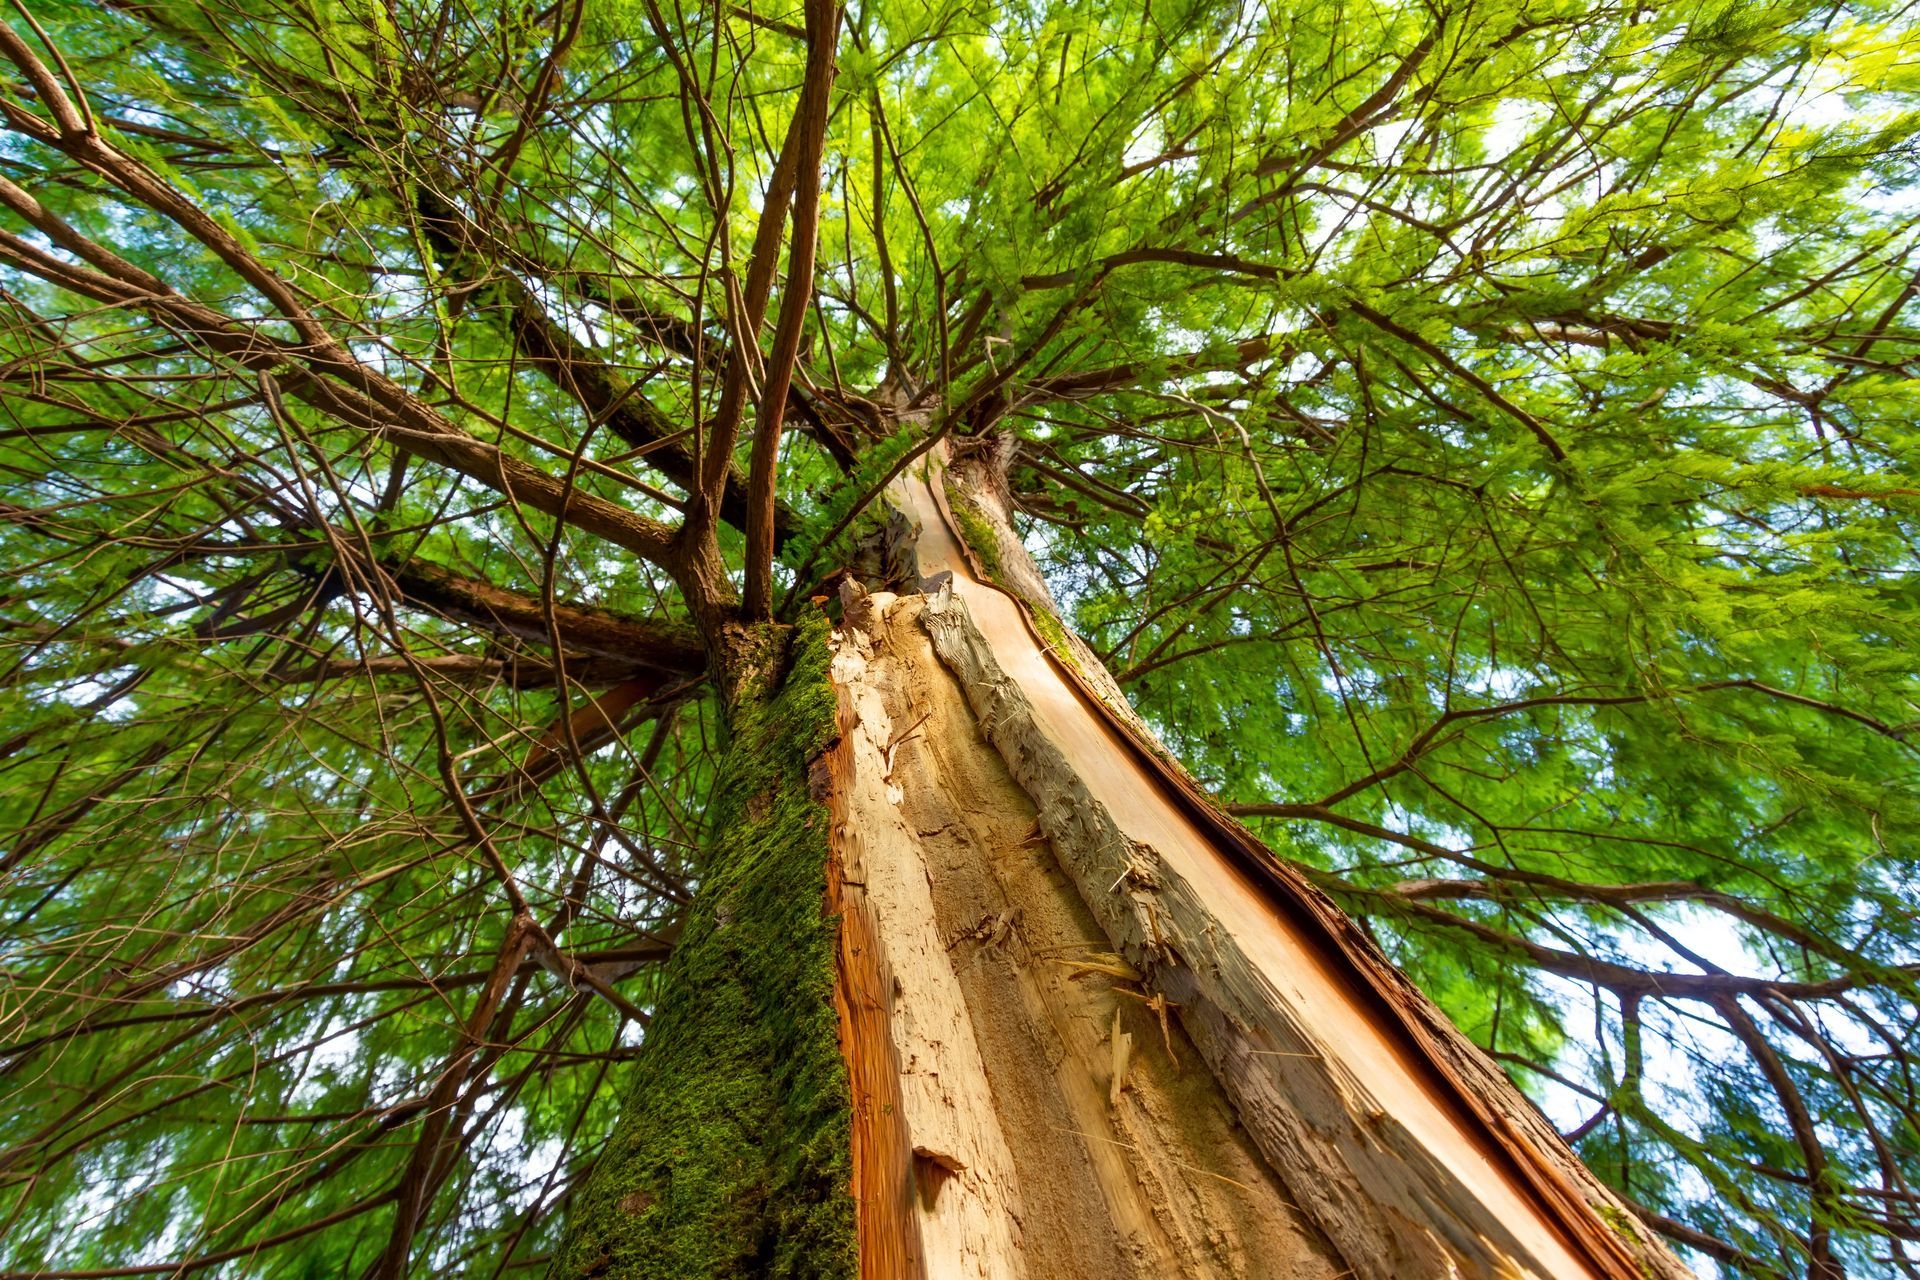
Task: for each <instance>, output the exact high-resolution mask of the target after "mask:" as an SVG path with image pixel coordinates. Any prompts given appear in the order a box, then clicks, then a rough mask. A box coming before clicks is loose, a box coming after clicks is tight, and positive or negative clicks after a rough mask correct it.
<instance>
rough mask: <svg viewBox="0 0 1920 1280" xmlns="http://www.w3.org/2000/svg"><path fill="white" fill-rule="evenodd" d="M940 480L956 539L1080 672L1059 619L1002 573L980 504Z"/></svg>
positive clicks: (996, 537) (995, 539)
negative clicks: (1016, 598) (1016, 599)
mask: <svg viewBox="0 0 1920 1280" xmlns="http://www.w3.org/2000/svg"><path fill="white" fill-rule="evenodd" d="M943 479H944V480H945V482H946V490H947V506H948V507H950V508H951V509H952V511H953V518H954V520H955V521H956V522H957V523H958V524H959V525H960V536H961V538H962V539H964V540H965V542H966V544H967V546H968V547H969V548H970V549H971V550H972V551H973V554H974V558H975V559H977V560H978V561H979V562H980V567H981V569H982V570H983V571H985V573H986V575H987V578H988V580H989V581H991V582H993V583H995V584H997V585H998V586H1000V587H1001V588H1002V589H1004V590H1007V591H1011V592H1013V593H1014V594H1016V595H1018V596H1019V597H1020V598H1021V599H1022V600H1025V601H1026V603H1027V612H1028V614H1030V615H1031V616H1032V618H1033V624H1034V628H1035V629H1036V630H1037V631H1039V632H1040V638H1041V639H1042V640H1044V641H1045V642H1046V644H1047V647H1048V648H1049V649H1051V650H1052V651H1053V653H1054V656H1055V657H1057V658H1059V659H1060V661H1062V662H1064V663H1066V664H1067V665H1068V666H1070V667H1072V668H1073V669H1074V670H1075V671H1079V670H1081V667H1080V659H1079V657H1078V655H1076V654H1075V653H1074V650H1073V645H1072V644H1070V643H1068V641H1067V628H1066V624H1065V623H1063V622H1061V621H1060V617H1059V615H1058V614H1056V613H1054V611H1053V609H1052V607H1051V606H1050V605H1048V604H1047V603H1046V602H1045V601H1043V600H1035V599H1032V598H1031V597H1030V596H1028V595H1027V593H1025V592H1023V591H1021V590H1020V589H1019V587H1018V586H1017V585H1015V584H1014V583H1012V582H1010V581H1009V580H1008V578H1007V575H1006V573H1005V572H1004V571H1003V570H1002V567H1001V561H1000V534H999V531H998V529H997V528H996V527H995V526H994V523H993V521H992V520H990V519H988V518H987V514H986V512H984V511H982V510H981V509H980V504H979V503H977V502H975V501H974V500H973V497H972V495H971V494H969V493H967V491H966V490H964V489H962V488H961V487H960V486H959V485H957V484H955V483H954V482H953V478H952V477H951V476H946V477H943Z"/></svg>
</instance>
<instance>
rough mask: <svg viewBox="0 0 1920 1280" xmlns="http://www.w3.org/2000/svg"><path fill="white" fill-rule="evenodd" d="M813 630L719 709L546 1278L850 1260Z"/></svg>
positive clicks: (669, 1275)
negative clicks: (638, 1001)
mask: <svg viewBox="0 0 1920 1280" xmlns="http://www.w3.org/2000/svg"><path fill="white" fill-rule="evenodd" d="M826 632H827V625H826V622H825V620H824V619H817V618H810V619H809V620H808V621H806V622H804V623H803V624H802V625H801V626H800V627H799V628H798V629H797V631H796V632H794V633H792V634H793V651H792V662H791V667H790V669H789V670H788V673H787V675H786V678H785V679H784V680H778V681H769V683H770V684H775V685H777V687H776V688H773V689H771V690H767V689H758V690H753V691H751V692H750V693H749V694H747V695H746V696H743V697H742V698H741V700H740V701H739V702H738V703H737V704H736V706H735V707H734V709H733V713H732V716H731V726H732V733H731V745H730V747H729V750H728V754H727V758H726V762H725V764H724V766H723V767H722V769H721V773H720V777H719V779H718V781H717V783H716V786H715V791H714V798H713V801H712V826H711V828H710V829H711V830H712V831H713V832H714V833H715V835H714V838H713V840H712V843H711V845H710V847H709V849H708V851H707V855H706V865H705V868H704V877H703V883H702V885H701V889H700V893H699V896H698V899H697V902H696V904H695V905H694V907H693V909H692V911H691V914H690V916H689V919H688V921H687V925H686V928H685V930H684V932H683V934H682V936H681V940H680V943H679V945H678V946H677V947H676V948H675V950H674V955H673V959H672V961H671V963H670V965H669V967H668V969H667V972H666V975H665V980H664V987H663V994H662V997H661V1000H660V1003H659V1005H658V1007H657V1011H656V1014H655V1017H654V1021H653V1025H652V1026H651V1028H649V1030H648V1033H647V1040H646V1047H645V1049H644V1051H643V1052H642V1053H641V1055H640V1056H639V1058H638V1059H637V1060H636V1062H635V1064H634V1068H633V1076H632V1078H631V1081H630V1083H629V1085H628V1092H627V1097H626V1101H625V1105H624V1107H623V1109H622V1113H621V1117H620V1120H619V1122H618V1124H617V1126H616V1128H615V1130H614V1134H613V1137H612V1139H611V1140H610V1141H609V1143H608V1145H607V1149H606V1151H605V1154H604V1155H603V1156H602V1157H601V1160H600V1164H599V1167H598V1168H597V1169H596V1170H595V1173H594V1176H593V1179H592V1181H591V1183H590V1185H589V1186H588V1187H587V1189H586V1191H585V1192H584V1193H583V1194H582V1195H581V1196H580V1197H579V1198H578V1199H577V1200H576V1201H575V1203H574V1205H573V1208H572V1210H571V1215H570V1221H569V1227H568V1235H567V1239H566V1241H565V1243H564V1244H563V1245H562V1247H561V1249H560V1251H559V1252H558V1253H557V1254H556V1255H555V1260H554V1263H553V1267H552V1269H551V1271H550V1272H549V1274H550V1275H551V1276H552V1277H555V1278H556V1280H571V1278H572V1277H595V1278H596V1280H643V1278H644V1280H655V1278H658V1280H696V1278H700V1277H733V1276H740V1277H745V1276H754V1277H762V1276H764V1277H791V1278H794V1280H815V1278H820V1280H825V1278H828V1277H841V1276H852V1275H854V1274H855V1272H856V1269H857V1267H856V1249H855V1238H854V1206H853V1200H852V1196H851V1182H850V1179H851V1167H850V1159H851V1132H850V1117H851V1104H850V1095H849V1091H848V1085H847V1079H846V1070H845V1066H844V1064H843V1063H842V1061H841V1058H840V1049H839V1040H838V1019H837V1016H836V1014H835V1011H834V1004H833V985H834V953H835V944H836V942H837V921H836V920H835V919H834V918H832V917H830V916H828V915H827V914H826V913H825V909H824V908H825V894H826V865H827V857H828V843H827V841H828V825H829V818H828V813H827V810H826V807H825V806H824V805H822V804H821V803H819V802H818V801H816V800H815V799H813V797H812V796H811V795H810V793H809V788H808V769H809V764H810V762H811V761H813V760H814V759H815V758H816V757H817V756H818V755H819V753H820V752H821V751H822V750H823V749H824V748H825V747H826V746H827V745H828V744H829V743H830V742H831V740H832V738H833V735H834V695H833V689H832V686H831V685H830V684H829V683H828V679H827V662H828V658H829V654H828V651H827V644H826Z"/></svg>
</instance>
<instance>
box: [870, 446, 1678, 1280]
mask: <svg viewBox="0 0 1920 1280" xmlns="http://www.w3.org/2000/svg"><path fill="white" fill-rule="evenodd" d="M902 498H903V501H904V502H905V503H906V504H907V506H908V508H909V510H911V511H912V512H913V513H914V514H915V515H916V516H917V517H918V518H919V519H920V521H921V524H922V527H923V530H922V537H921V541H920V556H921V565H922V568H923V571H924V572H927V573H929V574H933V573H937V572H938V571H940V570H951V571H952V575H953V576H952V578H951V580H950V582H949V583H948V591H947V593H946V594H944V595H943V596H941V597H939V598H936V599H935V600H933V601H931V602H930V603H929V604H928V607H927V610H926V619H927V623H928V626H929V628H930V630H931V631H932V634H933V636H934V642H935V647H936V649H937V650H938V651H939V653H940V656H941V657H942V659H943V660H945V661H946V662H947V663H948V664H949V665H950V666H951V667H952V668H953V670H954V671H955V673H956V674H957V675H958V676H959V678H960V681H961V683H962V685H963V686H964V687H965V688H966V690H967V693H968V696H969V698H970V699H971V700H972V702H973V706H974V709H975V711H976V713H977V715H978V717H979V720H980V723H981V726H982V728H983V729H984V730H985V731H986V733H987V735H988V736H989V737H990V738H991V739H992V740H993V741H994V743H995V745H996V746H997V747H999V749H1000V752H1001V754H1002V755H1003V756H1004V757H1005V758H1006V760H1007V763H1008V766H1009V768H1010V769H1011V771H1012V773H1013V776H1014V777H1015V778H1017V779H1018V780H1019V781H1020V783H1021V785H1022V786H1023V787H1024V788H1025V789H1026V790H1027V792H1028V794H1029V795H1030V796H1031V797H1032V798H1033V799H1034V801H1035V803H1036V804H1037V806H1038V810H1039V820H1040V828H1041V830H1042V831H1043V832H1044V833H1045V834H1046V836H1047V837H1048V838H1049V840H1050V841H1051V842H1052V843H1053V846H1054V848H1055V849H1056V850H1057V851H1058V853H1059V856H1060V859H1061V862H1062V865H1063V866H1065V867H1066V868H1067V870H1068V871H1069V873H1070V874H1071V875H1072V877H1073V879H1074V881H1075V883H1076V884H1077V886H1078V887H1079V889H1080V892H1081V893H1082V895H1083V896H1084V897H1085V899H1086V901H1087V904H1088V906H1089V907H1090V909H1091V910H1092V911H1093V913H1094V914H1095V916H1096V917H1098V918H1099V920H1100V922H1101V924H1102V926H1103V927H1104V928H1105V929H1106V930H1107V932H1108V935H1109V936H1110V937H1111V939H1112V941H1113V945H1114V947H1115V949H1116V950H1117V951H1118V952H1119V953H1120V955H1121V956H1123V957H1124V960H1125V962H1126V963H1127V964H1128V965H1129V966H1131V967H1133V968H1136V969H1138V970H1139V971H1140V972H1142V973H1143V974H1144V975H1145V976H1146V985H1147V986H1148V987H1149V988H1150V989H1151V990H1152V991H1153V992H1154V993H1155V994H1157V995H1158V996H1161V997H1163V998H1165V999H1167V1000H1170V1001H1172V1002H1173V1003H1174V1004H1175V1005H1177V1006H1178V1007H1179V1012H1178V1017H1179V1021H1180V1022H1181V1024H1182V1025H1183V1026H1184V1027H1185V1029H1186V1031H1187V1032H1188V1034H1189V1035H1191V1036H1192V1037H1193V1038H1194V1040H1195V1042H1196V1043H1197V1045H1198V1048H1199V1050H1200V1055H1201V1056H1202V1057H1203V1058H1204V1059H1205V1061H1206V1063H1207V1065H1208V1067H1209V1069H1210V1070H1211V1071H1212V1073H1213V1074H1214V1076H1215V1077H1216V1078H1218V1079H1219V1080H1220V1081H1221V1082H1222V1083H1223V1084H1224V1085H1225V1086H1226V1087H1227V1089H1228V1090H1229V1092H1230V1093H1231V1094H1232V1095H1233V1097H1234V1100H1235V1103H1236V1105H1237V1106H1238V1108H1239V1113H1240V1118H1241V1120H1242V1121H1243V1123H1245V1124H1246V1125H1247V1127H1248V1129H1249V1130H1250V1131H1251V1132H1252V1133H1253V1134H1254V1136H1255V1138H1256V1140H1257V1141H1258V1142H1259V1144H1260V1147H1261V1149H1262V1150H1263V1151H1264V1152H1265V1154H1266V1156H1267V1158H1268V1159H1269V1161H1270V1162H1271V1163H1272V1165H1273V1167H1274V1168H1275V1169H1276V1170H1277V1171H1278V1172H1279V1173H1280V1174H1281V1176H1282V1177H1283V1178H1284V1179H1285V1181H1286V1183H1287V1185H1288V1187H1289V1188H1290V1189H1291V1190H1292V1192H1293V1193H1294V1195H1295V1196H1296V1197H1297V1198H1298V1200H1299V1202H1300V1203H1301V1205H1302V1206H1303V1207H1305V1208H1306V1209H1307V1210H1308V1212H1309V1214H1310V1215H1311V1216H1312V1217H1313V1219H1314V1221H1315V1222H1316V1223H1317V1224H1318V1225H1319V1226H1320V1228H1321V1229H1322V1230H1324V1231H1325V1232H1326V1234H1327V1235H1328V1237H1329V1238H1331V1239H1332V1240H1333V1241H1334V1243H1335V1244H1336V1245H1337V1246H1338V1248H1339V1250H1340V1252H1341V1254H1342V1255H1343V1257H1344V1258H1345V1261H1346V1263H1347V1265H1348V1267H1349V1268H1350V1269H1351V1270H1352V1271H1353V1272H1354V1274H1356V1275H1358V1276H1361V1277H1382V1278H1385V1277H1395V1278H1398V1277H1414V1276H1428V1275H1431V1276H1445V1275H1451V1274H1465V1275H1474V1276H1489V1277H1492V1276H1514V1275H1528V1274H1531V1275H1536V1276H1541V1277H1548V1276H1552V1277H1561V1276H1604V1277H1619V1278H1621V1280H1625V1278H1626V1277H1641V1276H1644V1275H1649V1274H1651V1275H1659V1276H1680V1275H1684V1274H1685V1271H1684V1270H1683V1269H1682V1268H1680V1267H1679V1265H1678V1263H1677V1262H1675V1261H1674V1260H1673V1259H1672V1258H1671V1257H1670V1256H1669V1255H1667V1254H1666V1253H1665V1252H1664V1251H1662V1250H1660V1249H1659V1248H1658V1247H1657V1246H1653V1245H1650V1244H1648V1243H1646V1242H1645V1241H1643V1240H1641V1239H1639V1238H1638V1234H1637V1233H1636V1232H1633V1230H1632V1228H1631V1227H1630V1226H1627V1227H1626V1229H1625V1230H1624V1231H1623V1230H1621V1229H1619V1227H1620V1226H1621V1225H1622V1224H1628V1223H1630V1221H1631V1219H1630V1218H1629V1217H1628V1216H1627V1214H1626V1211H1625V1209H1624V1208H1623V1207H1622V1206H1620V1205H1619V1203H1618V1202H1617V1201H1615V1200H1613V1199H1612V1197H1611V1195H1610V1193H1608V1192H1607V1191H1606V1189H1605V1188H1604V1187H1603V1186H1602V1185H1601V1184H1599V1183H1598V1181H1597V1180H1595V1179H1594V1178H1592V1176H1591V1175H1590V1174H1589V1173H1587V1172H1586V1171H1585V1170H1584V1168H1583V1167H1582V1166H1580V1165H1579V1163H1578V1161H1577V1159H1576V1158H1575V1157H1573V1155H1572V1154H1571V1153H1570V1152H1568V1151H1567V1150H1566V1149H1565V1147H1564V1144H1561V1143H1560V1141H1559V1139H1558V1137H1557V1135H1555V1134H1553V1132H1552V1130H1551V1129H1550V1127H1549V1126H1547V1125H1546V1124H1545V1122H1544V1121H1543V1120H1541V1118H1540V1117H1539V1116H1538V1113H1537V1112H1535V1111H1534V1110H1533V1109H1532V1107H1531V1106H1530V1105H1529V1104H1528V1103H1527V1102H1526V1101H1525V1099H1524V1098H1523V1097H1521V1095H1520V1094H1519V1093H1518V1091H1517V1090H1516V1089H1515V1088H1514V1087H1513V1086H1512V1085H1511V1083H1510V1082H1508V1081H1507V1080H1506V1078H1505V1077H1504V1075H1502V1074H1501V1073H1500V1072H1499V1070H1498V1068H1497V1067H1494V1066H1493V1065H1492V1064H1491V1063H1490V1062H1488V1061H1487V1060H1486V1059H1485V1058H1484V1056H1483V1055H1481V1054H1479V1053H1478V1051H1477V1050H1476V1049H1474V1047H1473V1046H1472V1045H1471V1043H1470V1042H1468V1041H1466V1040H1465V1038H1464V1037H1463V1036H1461V1035H1460V1034H1459V1033H1458V1032H1457V1031H1456V1030H1454V1029H1453V1028H1452V1027H1451V1025H1450V1024H1448V1023H1447V1022H1446V1020H1445V1018H1444V1016H1443V1015H1441V1014H1439V1012H1438V1011H1437V1010H1436V1009H1434V1008H1433V1006H1432V1005H1431V1002H1429V1001H1427V1000H1426V999H1425V998H1424V997H1423V996H1421V995H1420V993H1419V992H1418V991H1417V990H1415V989H1414V988H1413V987H1412V986H1411V984H1410V983H1407V982H1406V981H1405V980H1404V979H1402V978H1400V977H1399V975H1398V974H1397V973H1395V972H1394V971H1393V970H1392V968H1391V966H1390V965H1389V964H1388V963H1387V962H1386V961H1385V960H1384V958H1383V957H1380V956H1379V955H1378V954H1377V952H1374V951H1372V949H1371V948H1370V946H1368V944H1367V943H1366V942H1365V940H1364V937H1363V936H1362V935H1360V933H1359V931H1358V930H1357V929H1356V928H1354V927H1353V926H1352V925H1351V924H1350V923H1348V922H1346V921H1345V919H1344V917H1342V916H1340V914H1339V913H1338V912H1337V910H1336V909H1335V908H1333V907H1332V905H1331V904H1330V903H1327V902H1326V901H1325V899H1324V898H1323V897H1322V895H1320V894H1319V893H1318V892H1317V891H1315V890H1313V889H1312V888H1311V886H1309V885H1307V884H1306V883H1305V881H1304V880H1303V879H1301V878H1300V877H1299V876H1298V875H1296V874H1293V873H1291V872H1288V871H1287V870H1286V869H1284V868H1283V867H1281V866H1280V864H1278V863H1277V862H1275V861H1274V860H1273V859H1272V858H1271V856H1270V855H1268V854H1266V852H1265V851H1264V849H1263V848H1260V847H1259V846H1258V845H1257V844H1256V843H1255V842H1253V840H1252V837H1251V836H1248V835H1246V834H1245V833H1244V832H1243V831H1241V830H1240V829H1239V828H1238V827H1237V825H1236V824H1233V823H1232V821H1231V820H1230V819H1228V818H1226V817H1225V816H1224V815H1222V814H1219V813H1218V811H1217V810H1215V809H1213V808H1212V806H1211V805H1210V804H1209V803H1208V802H1207V801H1206V799H1205V797H1204V796H1203V795H1202V794H1201V793H1200V792H1199V791H1198V788H1197V787H1195V786H1194V785H1193V784H1192V783H1191V780H1190V779H1186V778H1185V777H1184V775H1181V774H1179V773H1178V772H1177V771H1176V770H1175V769H1174V768H1173V767H1172V766H1170V765H1168V764H1167V763H1166V762H1165V761H1164V760H1162V759H1161V758H1160V757H1159V756H1158V755H1157V754H1156V753H1155V750H1154V744H1152V743H1151V741H1150V740H1149V739H1147V738H1146V737H1145V736H1144V734H1143V731H1142V730H1140V729H1138V728H1137V727H1135V726H1134V725H1132V724H1130V723H1129V721H1128V718H1127V717H1125V716H1123V715H1122V714H1119V713H1117V712H1116V711H1115V710H1114V709H1113V707H1112V705H1111V704H1109V702H1108V701H1107V700H1106V699H1104V698H1103V697H1102V696H1101V691H1099V690H1097V689H1096V688H1095V687H1094V686H1093V685H1092V684H1090V683H1089V682H1088V681H1087V679H1086V678H1085V677H1084V676H1083V675H1082V674H1081V673H1080V672H1079V671H1077V670H1076V664H1077V663H1083V662H1084V661H1085V658H1084V656H1083V655H1081V654H1079V653H1075V654H1072V655H1057V656H1055V655H1050V654H1049V651H1048V650H1049V646H1048V645H1046V644H1045V643H1044V642H1043V641H1042V639H1041V636H1040V635H1039V633H1038V632H1037V631H1036V630H1035V629H1034V627H1033V626H1032V623H1031V620H1030V619H1029V618H1028V617H1027V616H1026V614H1025V613H1024V606H1023V605H1022V604H1021V603H1020V602H1019V601H1017V600H1016V599H1015V598H1014V597H1013V596H1011V595H1010V594H1008V593H1006V592H1004V591H1002V590H999V589H996V588H994V587H992V586H990V585H988V584H986V583H984V582H982V581H981V579H980V577H979V576H978V573H977V571H976V569H975V568H974V566H972V565H971V564H970V563H969V562H968V559H967V557H966V555H965V553H964V551H963V549H962V544H961V543H960V541H959V540H958V538H957V537H956V536H955V534H954V530H953V527H952V525H951V517H950V516H949V515H948V514H947V513H946V512H945V511H944V509H943V506H942V503H941V501H940V499H939V497H938V485H937V481H936V482H935V483H933V484H929V483H928V481H927V480H926V479H925V478H919V479H915V480H913V481H911V482H910V483H908V484H907V485H905V486H903V491H902ZM1000 550H1001V552H1002V558H1003V559H1004V555H1005V548H1004V547H1002V548H1000Z"/></svg>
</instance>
